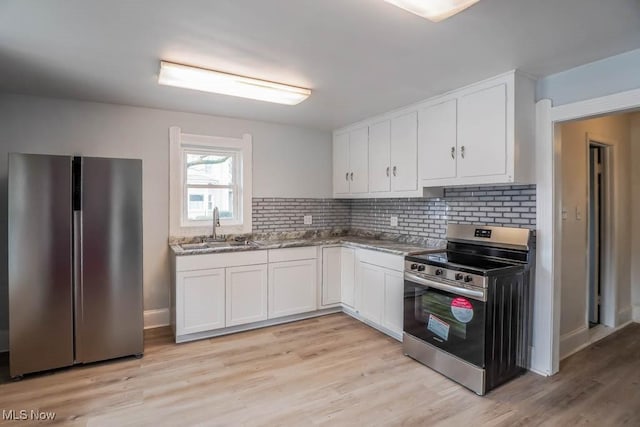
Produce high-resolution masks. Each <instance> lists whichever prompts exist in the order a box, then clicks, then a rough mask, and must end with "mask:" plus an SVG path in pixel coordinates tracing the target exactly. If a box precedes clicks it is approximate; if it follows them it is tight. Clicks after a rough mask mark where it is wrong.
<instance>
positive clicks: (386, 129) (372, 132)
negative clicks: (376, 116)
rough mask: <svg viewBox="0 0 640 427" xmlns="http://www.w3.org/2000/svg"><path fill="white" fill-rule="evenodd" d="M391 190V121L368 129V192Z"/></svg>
mask: <svg viewBox="0 0 640 427" xmlns="http://www.w3.org/2000/svg"><path fill="white" fill-rule="evenodd" d="M390 190H391V121H389V120H385V121H383V122H380V123H376V124H374V125H371V126H370V127H369V191H370V192H371V193H379V192H388V191H390Z"/></svg>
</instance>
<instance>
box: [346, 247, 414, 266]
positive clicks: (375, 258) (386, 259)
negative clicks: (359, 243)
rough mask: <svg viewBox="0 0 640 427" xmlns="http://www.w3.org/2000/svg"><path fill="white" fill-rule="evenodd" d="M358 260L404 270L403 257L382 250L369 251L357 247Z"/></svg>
mask: <svg viewBox="0 0 640 427" xmlns="http://www.w3.org/2000/svg"><path fill="white" fill-rule="evenodd" d="M357 256H358V260H360V261H361V262H366V263H367V264H373V265H377V266H378V267H383V268H388V269H391V270H396V271H403V270H404V257H402V256H400V255H392V254H388V253H384V252H378V251H370V250H367V249H358V252H357Z"/></svg>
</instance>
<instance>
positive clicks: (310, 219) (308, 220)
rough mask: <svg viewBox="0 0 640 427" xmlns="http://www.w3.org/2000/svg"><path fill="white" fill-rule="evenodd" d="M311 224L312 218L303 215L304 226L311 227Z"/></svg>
mask: <svg viewBox="0 0 640 427" xmlns="http://www.w3.org/2000/svg"><path fill="white" fill-rule="evenodd" d="M311 224H313V217H312V216H311V215H305V216H304V225H311Z"/></svg>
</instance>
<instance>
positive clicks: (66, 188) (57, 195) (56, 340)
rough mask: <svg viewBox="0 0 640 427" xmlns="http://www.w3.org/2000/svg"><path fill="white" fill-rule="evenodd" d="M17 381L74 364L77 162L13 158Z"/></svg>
mask: <svg viewBox="0 0 640 427" xmlns="http://www.w3.org/2000/svg"><path fill="white" fill-rule="evenodd" d="M8 174H9V176H8V179H9V194H8V208H9V209H8V226H9V227H8V232H9V236H8V237H9V239H8V243H9V245H8V248H9V254H8V267H9V268H8V270H9V272H8V273H9V277H8V278H9V327H10V334H9V350H10V353H9V357H10V371H11V376H14V377H15V376H19V375H23V374H26V373H29V372H38V371H44V370H47V369H53V368H59V367H62V366H68V365H72V364H73V317H72V316H73V296H72V268H71V251H72V249H71V248H72V244H71V157H68V156H43V155H32V154H9V171H8Z"/></svg>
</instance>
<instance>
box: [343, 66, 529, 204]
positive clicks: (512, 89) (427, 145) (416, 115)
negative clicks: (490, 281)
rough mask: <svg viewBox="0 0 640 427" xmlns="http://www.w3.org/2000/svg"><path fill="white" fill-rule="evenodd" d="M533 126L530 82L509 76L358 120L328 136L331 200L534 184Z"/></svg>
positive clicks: (526, 79) (411, 195)
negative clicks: (331, 150)
mask: <svg viewBox="0 0 640 427" xmlns="http://www.w3.org/2000/svg"><path fill="white" fill-rule="evenodd" d="M534 127H535V81H534V80H532V79H530V78H528V77H526V76H523V75H520V74H518V73H517V72H515V71H511V72H509V73H505V74H502V75H500V76H497V77H494V78H491V79H488V80H485V81H482V82H479V83H476V84H473V85H470V86H467V87H464V88H462V89H459V90H455V91H452V92H449V93H446V94H444V95H441V96H438V97H434V98H431V99H428V100H425V101H423V102H420V103H418V104H414V105H411V106H408V107H406V108H402V109H399V110H396V111H393V112H390V113H387V114H384V115H381V116H378V117H374V118H371V119H368V120H364V121H362V122H360V123H358V124H357V125H353V126H349V127H347V128H344V129H343V130H339V131H336V132H335V133H334V153H333V154H334V163H333V166H334V191H333V192H334V196H336V197H419V196H423V195H426V193H427V192H428V193H429V195H431V196H441V195H442V193H441V192H439V191H438V190H437V189H441V188H442V187H446V186H455V185H482V184H510V183H522V184H529V183H533V182H534V181H535V176H534V171H535V146H534V144H535V133H534ZM367 129H368V132H367ZM365 139H366V140H367V142H368V144H367V145H368V149H365V148H364V146H363V143H364V140H365ZM352 172H353V179H352V177H351V173H352Z"/></svg>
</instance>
